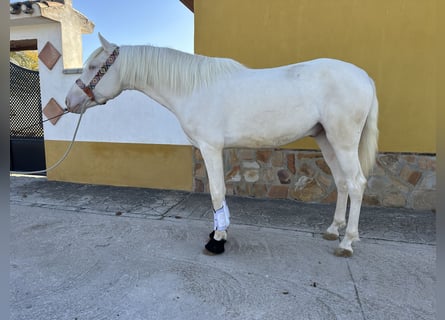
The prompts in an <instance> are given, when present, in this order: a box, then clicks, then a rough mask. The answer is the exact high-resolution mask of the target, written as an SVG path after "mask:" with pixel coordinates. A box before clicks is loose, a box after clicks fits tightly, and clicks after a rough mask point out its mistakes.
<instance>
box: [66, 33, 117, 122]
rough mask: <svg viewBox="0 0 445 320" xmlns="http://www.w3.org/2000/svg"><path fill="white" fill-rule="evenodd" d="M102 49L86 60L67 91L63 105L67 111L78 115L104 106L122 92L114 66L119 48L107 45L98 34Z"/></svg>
mask: <svg viewBox="0 0 445 320" xmlns="http://www.w3.org/2000/svg"><path fill="white" fill-rule="evenodd" d="M99 40H100V42H101V44H102V47H100V48H98V49H97V50H95V51H94V52H93V53H92V54H91V56H90V57H89V58H88V59H87V62H86V63H85V66H84V68H83V71H82V75H81V76H80V78H79V79H77V80H76V82H75V84H74V85H73V86H72V87H71V89H70V90H69V92H68V94H67V96H66V99H65V103H66V106H67V108H68V111H70V112H74V113H80V112H82V110H85V109H86V108H90V107H94V106H96V105H99V104H105V103H106V102H107V101H108V100H110V99H112V98H114V97H116V96H117V95H119V94H120V93H121V92H122V87H121V84H120V81H119V73H118V67H117V66H116V65H114V62H115V60H116V59H117V58H118V55H119V47H118V46H116V45H114V44H111V43H109V42H108V41H107V40H105V38H103V37H102V36H101V34H100V33H99Z"/></svg>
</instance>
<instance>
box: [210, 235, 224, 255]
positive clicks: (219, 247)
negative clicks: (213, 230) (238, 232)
mask: <svg viewBox="0 0 445 320" xmlns="http://www.w3.org/2000/svg"><path fill="white" fill-rule="evenodd" d="M225 243H226V240H224V239H222V240H220V241H217V240H215V239H213V238H211V239H210V240H209V242H207V244H206V245H205V248H206V250H207V251H208V253H210V254H221V253H223V252H224V244H225Z"/></svg>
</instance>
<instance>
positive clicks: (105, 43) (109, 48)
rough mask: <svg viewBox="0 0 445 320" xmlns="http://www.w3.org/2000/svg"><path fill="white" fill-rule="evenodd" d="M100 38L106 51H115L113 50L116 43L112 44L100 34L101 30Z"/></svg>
mask: <svg viewBox="0 0 445 320" xmlns="http://www.w3.org/2000/svg"><path fill="white" fill-rule="evenodd" d="M98 35H99V40H100V43H101V44H102V47H103V48H104V50H105V51H106V52H109V53H111V52H113V50H114V48H115V47H116V45H114V44H112V43H109V42H108V41H107V40H106V39H105V38H104V37H103V36H102V35H101V34H100V32H99V34H98Z"/></svg>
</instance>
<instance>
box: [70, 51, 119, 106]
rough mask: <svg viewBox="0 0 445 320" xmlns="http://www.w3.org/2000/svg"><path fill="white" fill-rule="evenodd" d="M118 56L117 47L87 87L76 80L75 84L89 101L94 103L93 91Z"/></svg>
mask: <svg viewBox="0 0 445 320" xmlns="http://www.w3.org/2000/svg"><path fill="white" fill-rule="evenodd" d="M118 55H119V47H116V49H114V50H113V52H112V53H111V54H110V56H109V57H108V58H107V60H106V61H105V62H104V63H103V64H102V66H101V67H100V69H99V71H97V73H96V75H95V76H94V78H93V79H91V81H90V83H89V84H88V85H86V84H85V83H83V81H82V80H80V78H79V79H77V80H76V84H77V85H78V86H79V88H80V89H82V90H83V92H85V94H86V95H87V96H88V97H89V98H90V100H93V101H96V99H95V97H94V93H93V90H94V88H95V87H96V85H97V84H98V83H99V81H100V79H102V77H103V76H104V75H105V73H107V71H108V69H110V67H111V66H112V65H113V63H114V61H115V60H116V58H117V56H118ZM96 102H97V101H96Z"/></svg>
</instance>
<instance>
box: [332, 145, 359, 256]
mask: <svg viewBox="0 0 445 320" xmlns="http://www.w3.org/2000/svg"><path fill="white" fill-rule="evenodd" d="M352 146H354V144H353V145H352ZM333 149H334V150H335V154H336V157H337V160H338V163H339V165H340V167H341V170H342V172H343V174H344V177H345V180H346V186H347V189H348V195H349V199H350V202H351V204H350V209H349V217H348V224H347V226H346V232H345V236H344V238H343V240H342V241H341V243H340V245H339V248H338V249H337V250H336V251H335V254H336V255H338V256H351V255H352V252H353V250H352V243H353V242H354V241H358V240H360V238H359V232H358V223H359V218H360V208H361V205H362V199H363V193H364V190H365V185H366V178H365V176H364V175H363V172H362V169H361V166H360V161H359V157H358V147H356V148H354V147H352V148H345V147H343V148H341V147H340V148H336V147H335V145H333Z"/></svg>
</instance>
